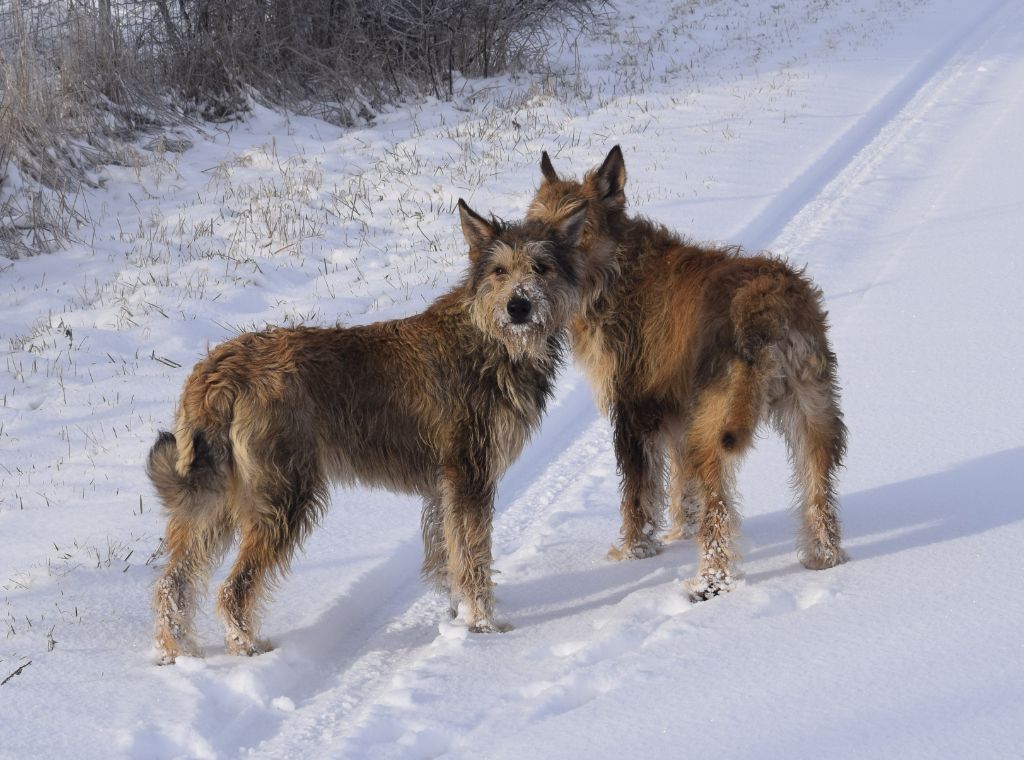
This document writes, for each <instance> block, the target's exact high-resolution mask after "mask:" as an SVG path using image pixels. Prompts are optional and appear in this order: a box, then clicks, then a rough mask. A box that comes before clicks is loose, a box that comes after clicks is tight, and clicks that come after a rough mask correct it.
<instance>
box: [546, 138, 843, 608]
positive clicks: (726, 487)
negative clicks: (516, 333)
mask: <svg viewBox="0 0 1024 760" xmlns="http://www.w3.org/2000/svg"><path fill="white" fill-rule="evenodd" d="M541 171H542V173H543V181H542V184H541V186H540V189H539V190H538V191H537V194H536V196H535V197H534V199H533V203H532V205H531V206H530V211H529V214H528V216H527V218H528V219H535V220H539V221H543V222H546V223H547V224H549V225H555V224H558V223H559V221H560V220H562V219H567V218H570V217H574V216H575V214H577V213H579V209H580V208H581V207H582V208H585V209H586V214H587V218H586V225H585V228H584V232H583V235H582V237H581V241H580V250H581V252H582V253H583V255H584V261H585V263H584V269H583V272H584V273H585V275H586V281H585V284H584V293H583V299H584V304H583V311H582V312H581V316H580V317H579V318H577V319H576V320H574V322H573V323H572V325H571V330H570V332H571V336H572V344H573V351H574V353H575V355H576V357H577V358H578V360H579V361H580V362H581V364H582V365H583V367H584V368H585V369H586V371H587V373H588V375H589V377H590V380H591V383H592V384H593V386H594V389H595V392H596V396H597V398H598V401H599V404H600V405H601V406H602V407H603V408H604V410H605V411H606V413H608V414H610V416H611V419H612V422H613V426H614V442H615V453H616V456H617V458H618V464H619V469H620V472H621V475H622V544H621V546H619V547H614V548H613V550H612V556H614V557H616V558H628V557H647V556H650V555H651V554H654V553H655V552H657V551H658V549H659V544H658V542H657V539H656V536H655V534H656V532H657V530H658V528H659V527H660V517H661V515H660V513H661V507H662V499H663V496H662V494H663V481H664V467H665V459H666V453H667V455H668V457H667V458H668V460H669V467H670V471H671V486H672V488H671V491H672V498H671V506H670V514H671V517H672V522H673V525H672V532H671V533H670V537H680V536H683V535H688V534H689V533H690V531H691V530H693V529H695V530H696V536H697V541H698V544H699V549H700V567H699V569H698V571H697V576H696V578H694V579H693V580H691V581H690V582H689V584H688V586H689V589H690V595H691V598H693V599H695V600H696V599H707V598H709V597H711V596H714V595H716V594H718V593H720V592H722V591H727V590H729V588H730V587H731V585H732V583H733V579H734V577H735V561H736V559H737V556H736V551H735V549H734V546H733V533H734V532H735V530H736V528H737V524H738V515H737V512H736V509H735V506H734V503H733V496H732V490H733V479H734V470H735V466H736V463H737V460H738V459H739V458H740V457H741V456H742V455H743V454H744V452H746V451H747V449H749V448H750V446H751V445H752V442H753V438H754V434H755V431H756V430H757V428H758V426H759V425H760V424H761V422H762V421H763V420H765V419H767V420H770V421H771V422H772V423H773V424H774V426H775V427H776V428H777V429H778V430H779V431H780V432H781V433H782V434H783V435H784V436H785V439H786V441H787V443H788V445H789V452H790V458H791V460H792V464H793V472H794V474H793V482H794V485H795V487H796V489H797V491H798V505H799V512H800V517H801V522H802V526H801V531H800V542H799V549H800V558H801V561H802V562H803V564H804V565H806V566H807V567H809V568H814V569H822V568H826V567H832V566H833V565H837V564H839V563H841V562H844V561H845V560H846V559H847V555H846V553H845V552H844V551H843V549H842V548H841V547H840V535H839V532H840V531H839V520H838V517H837V514H836V511H837V497H836V490H835V479H836V471H837V470H838V469H839V467H840V466H841V462H842V458H843V454H844V452H845V448H846V427H845V425H844V424H843V417H842V413H841V412H840V410H839V400H838V389H837V383H836V357H835V355H834V354H833V353H832V351H831V349H830V348H829V342H828V337H827V334H826V329H827V325H826V313H825V310H824V308H823V305H822V295H821V292H820V291H819V290H818V289H817V288H816V287H815V286H814V285H813V284H812V283H811V282H810V281H809V280H808V279H807V278H806V277H805V276H804V275H803V274H802V273H801V272H795V271H793V270H792V269H791V268H790V267H789V266H787V265H786V264H785V263H784V262H783V261H780V260H779V259H776V258H771V257H766V256H746V255H743V254H742V252H741V251H740V250H739V248H736V247H708V246H702V245H696V244H694V243H691V242H689V241H687V240H685V239H683V238H681V237H679V236H678V235H675V234H673V233H672V232H670V231H669V230H667V229H665V228H664V227H662V226H660V225H657V224H654V223H653V222H650V221H648V220H646V219H643V218H640V217H630V216H627V214H626V212H625V206H626V197H625V193H624V191H623V188H624V186H625V182H626V168H625V164H624V162H623V158H622V152H621V151H620V150H619V148H618V146H616V147H615V148H613V149H612V151H611V152H610V153H609V154H608V157H607V158H606V159H605V161H604V163H603V164H602V165H601V166H600V167H599V168H597V169H595V170H592V171H591V172H589V173H588V174H587V175H586V176H585V177H584V179H583V181H582V182H577V181H573V180H566V179H562V178H561V177H559V176H558V174H557V172H556V171H555V169H554V167H553V166H552V165H551V161H550V159H549V158H548V155H547V154H546V153H545V154H544V156H543V158H542V160H541Z"/></svg>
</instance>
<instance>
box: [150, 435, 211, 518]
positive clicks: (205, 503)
mask: <svg viewBox="0 0 1024 760" xmlns="http://www.w3.org/2000/svg"><path fill="white" fill-rule="evenodd" d="M185 434H186V435H188V433H187V432H186V433H185ZM230 467H231V462H230V452H229V451H228V450H226V449H225V447H224V446H222V445H217V444H215V443H212V442H211V441H210V440H209V439H208V437H207V436H206V434H204V433H203V431H201V430H194V431H191V435H189V436H188V441H187V444H186V445H185V446H181V445H180V443H179V441H178V440H177V439H176V438H175V436H174V434H173V433H169V432H167V431H161V432H160V435H159V436H158V437H157V439H156V443H154V444H153V448H151V449H150V450H149V461H148V463H147V466H146V473H147V474H148V475H149V479H150V481H151V482H152V483H153V487H154V488H155V489H156V492H157V494H158V495H159V496H160V501H161V502H163V505H164V509H166V510H167V513H168V515H169V516H174V517H177V518H179V519H184V520H186V521H189V522H195V521H200V520H202V519H204V518H207V517H210V516H212V515H213V513H214V512H215V511H217V510H218V508H219V506H220V505H221V504H222V503H223V498H224V494H225V491H226V489H227V481H228V476H229V473H230Z"/></svg>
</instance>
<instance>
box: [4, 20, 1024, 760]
mask: <svg viewBox="0 0 1024 760" xmlns="http://www.w3.org/2000/svg"><path fill="white" fill-rule="evenodd" d="M560 56H561V61H562V64H561V65H560V66H556V67H555V71H553V72H548V73H546V74H543V75H541V74H538V75H535V76H526V75H522V76H518V77H506V78H503V79H498V80H489V81H486V82H465V83H463V89H462V92H461V94H460V95H459V96H458V97H457V98H456V99H455V100H454V102H451V103H438V102H428V103H424V104H420V105H417V106H414V107H408V108H403V109H396V110H395V111H393V112H390V113H388V114H385V115H382V116H381V117H379V118H378V119H377V121H376V123H375V124H374V125H372V126H367V127H365V128H361V129H352V130H347V131H342V130H339V129H337V128H335V127H332V126H330V125H327V124H324V123H321V122H316V121H314V120H310V119H305V118H298V117H286V116H283V115H281V114H278V113H273V112H270V111H267V110H263V109H259V108H257V109H256V110H255V112H254V114H253V116H252V117H251V118H250V119H248V120H246V121H245V122H243V123H238V124H234V125H231V126H229V127H225V128H212V127H211V128H207V129H206V131H205V132H204V133H198V132H194V133H188V134H185V135H184V136H185V137H188V138H189V139H190V140H191V141H192V142H193V143H194V144H193V146H192V147H191V148H190V149H189V150H187V151H185V152H184V153H181V154H177V153H172V152H169V151H162V150H159V148H158V150H157V151H156V154H155V155H151V156H148V157H147V162H141V161H136V162H133V161H131V160H130V158H131V157H128V158H129V160H127V161H126V165H125V166H116V167H115V166H112V167H108V168H106V169H105V170H104V171H103V178H104V180H105V189H104V190H102V191H97V192H93V193H89V194H87V195H85V196H82V197H81V198H79V199H78V202H79V203H81V204H83V205H82V208H83V209H87V211H88V216H89V217H90V218H91V219H92V220H93V223H91V224H90V225H88V226H86V227H83V228H82V229H80V230H79V236H80V242H79V243H77V244H75V245H74V246H72V247H71V248H70V249H69V250H67V251H63V252H60V253H57V254H54V255H48V256H40V257H36V258H32V259H24V260H20V261H16V262H4V261H3V260H0V338H2V342H0V353H2V355H3V365H2V366H0V599H2V603H0V680H3V679H8V680H6V682H5V683H4V684H3V685H2V686H0V756H2V757H4V758H27V757H70V756H74V757H81V758H111V757H137V758H164V757H200V758H211V757H225V758H227V757H235V756H240V755H246V756H254V757H259V758H291V757H298V756H302V757H324V758H363V757H367V758H394V757H401V758H426V757H441V756H445V757H453V758H462V757H474V758H522V757H538V758H548V757H551V758H556V757H557V758H575V757H587V758H605V757H607V758H617V757H623V756H626V757H636V758H642V757H652V758H667V757H672V758H675V757H690V756H693V757H701V756H706V757H718V756H722V755H725V756H729V757H735V758H786V759H790V758H803V757H828V758H858V759H862V758H889V757H891V758H928V759H929V760H931V759H933V758H963V757H972V758H974V757H983V758H1008V757H1024V729H1022V728H1021V726H1024V677H1022V675H1024V668H1022V664H1024V639H1022V637H1021V635H1020V631H1021V629H1022V626H1024V600H1022V596H1021V594H1020V592H1019V589H1018V584H1019V582H1020V579H1021V577H1022V571H1024V559H1022V557H1024V553H1022V552H1021V550H1020V548H1019V547H1021V546H1024V522H1022V518H1024V495H1022V494H1024V403H1022V402H1021V394H1020V391H1019V384H1020V376H1021V373H1022V370H1024V299H1022V297H1021V293H1022V290H1024V263H1022V260H1024V256H1022V255H1021V244H1020V242H1019V241H1020V240H1021V239H1022V238H1024V182H1022V181H1021V178H1022V177H1024V151H1022V150H1021V126H1020V125H1021V124H1024V84H1022V83H1024V6H1022V5H1021V4H1020V3H1019V2H1016V1H1015V0H978V1H977V2H967V0H921V1H920V2H918V1H917V0H905V1H903V2H899V1H897V2H893V0H843V1H841V2H829V1H827V0H785V1H784V2H781V1H780V2H776V1H772V2H768V1H767V0H765V1H763V2H761V1H758V0H750V2H743V3H739V2H721V1H718V2H716V1H715V0H696V1H694V2H675V3H673V2H653V0H644V1H642V2H636V3H621V8H620V10H618V11H616V12H615V14H614V17H613V18H612V19H611V22H610V24H609V25H608V27H607V28H602V29H597V30H594V31H592V32H589V33H588V34H587V35H585V36H582V37H580V38H579V40H577V41H576V44H574V45H567V46H566V47H565V48H564V50H562V52H561V53H560ZM616 143H619V144H621V145H622V146H623V149H624V151H625V155H626V162H627V167H628V170H629V180H628V183H627V194H628V197H629V199H630V203H631V204H632V207H633V209H634V210H636V211H639V212H642V213H645V214H647V215H649V216H652V217H654V218H657V219H659V220H661V221H664V222H665V223H667V224H669V225H671V226H673V227H675V228H677V229H680V230H683V231H686V232H687V233H689V234H691V235H692V236H694V237H697V238H701V239H721V240H730V241H739V242H743V243H744V244H746V245H748V246H750V247H751V248H754V249H758V248H771V249H773V250H775V251H778V252H780V253H783V254H785V255H786V256H788V257H789V258H790V259H791V260H792V261H794V262H796V263H798V264H800V265H803V264H806V265H807V269H808V273H809V274H810V275H811V276H812V277H813V278H814V279H815V280H816V281H817V282H819V283H820V284H821V285H822V287H823V288H824V290H825V293H826V297H827V301H828V307H829V309H830V313H831V321H832V325H833V333H832V334H833V341H834V344H835V348H836V351H837V353H838V355H839V359H840V374H841V378H842V385H843V401H844V408H845V411H846V415H847V422H848V424H849V427H850V431H851V445H850V455H849V459H848V467H847V469H846V471H845V472H844V475H843V479H842V506H843V516H844V525H845V535H846V544H847V547H848V549H849V551H850V554H851V555H852V561H851V562H850V563H849V564H847V565H844V566H842V567H839V568H836V569H833V570H829V571H826V572H822V573H813V572H810V571H807V570H804V569H803V568H802V567H801V566H800V565H799V564H798V563H797V561H796V556H795V553H794V548H793V533H794V527H795V525H794V521H793V519H792V516H791V515H790V514H789V513H788V509H787V504H788V501H789V494H788V490H787V485H786V479H787V465H786V463H785V456H784V452H783V447H782V446H781V444H780V443H779V441H777V440H776V439H775V438H774V437H772V436H766V437H765V438H764V440H763V441H762V442H761V443H760V444H759V447H758V451H757V453H756V454H755V455H753V456H752V457H750V459H749V461H748V462H747V463H746V465H745V467H744V468H743V471H742V477H741V482H740V486H741V491H742V493H743V495H744V502H743V514H744V523H743V529H742V530H743V535H744V561H743V568H744V570H745V571H746V578H745V580H744V582H743V583H742V584H741V585H740V586H739V588H738V589H737V590H736V591H735V592H734V593H733V594H731V595H728V596H726V597H722V598H718V599H715V600H713V601H710V602H707V603H703V604H700V605H691V604H690V603H689V602H688V601H687V599H686V595H685V592H684V590H683V587H682V580H683V579H685V578H687V577H688V576H690V575H691V574H692V572H693V569H694V566H695V563H696V556H695V551H694V548H693V546H692V544H690V543H677V544H672V545H669V546H668V547H667V548H666V550H665V551H664V553H662V554H661V555H659V556H658V557H655V558H652V559H648V560H642V561H636V562H629V563H622V564H616V563H611V562H609V561H607V560H606V559H605V552H606V550H607V548H608V546H609V545H610V544H611V542H612V541H613V539H614V538H615V536H616V531H617V528H618V514H617V510H618V495H617V489H618V478H617V476H616V472H615V461H614V457H613V455H612V452H611V447H610V435H609V428H608V424H607V422H606V421H605V420H604V419H602V418H601V417H600V416H599V415H598V414H597V412H596V410H595V409H594V406H593V402H592V400H591V395H590V391H589V388H588V387H587V385H586V384H585V382H583V381H582V380H581V378H580V376H579V374H578V373H577V372H576V371H575V369H574V368H570V369H568V370H567V371H566V372H564V373H563V376H562V377H561V379H560V382H559V390H558V398H557V401H556V403H555V404H554V405H553V408H551V410H550V413H549V414H548V415H547V417H546V419H545V422H544V425H543V428H542V430H541V432H540V434H539V435H538V436H537V437H536V439H535V440H534V442H533V443H532V444H531V445H530V447H529V448H528V449H527V451H526V452H525V453H524V455H523V457H522V458H521V459H520V461H519V462H518V463H517V464H516V465H515V466H514V467H513V469H512V470H511V471H510V472H509V474H508V475H507V476H506V478H505V480H504V482H503V483H502V488H501V492H500V496H499V504H498V514H497V517H496V521H495V534H494V543H495V552H494V554H495V558H496V569H497V570H498V571H500V574H499V575H498V576H497V580H498V583H499V585H498V588H497V594H498V601H499V606H500V611H501V614H502V615H503V616H504V617H505V618H508V619H509V620H510V621H511V622H512V623H514V624H515V626H516V628H515V630H513V631H512V632H510V633H507V634H504V635H491V636H479V635H470V634H468V633H467V631H466V629H465V628H464V627H461V626H460V625H459V624H458V622H457V621H456V622H449V621H448V620H447V619H446V616H445V614H444V611H445V604H444V603H443V600H441V599H438V598H436V597H434V596H433V595H432V594H430V593H429V592H428V591H427V590H426V588H425V587H424V586H423V585H422V583H421V582H420V581H419V578H418V570H419V563H420V558H421V548H420V543H419V536H418V508H419V505H418V503H417V502H416V501H415V500H414V499H411V498H407V497H400V496H395V495H393V494H389V493H383V492H368V491H359V490H338V491H337V492H335V494H334V502H333V506H332V509H331V512H330V514H329V515H328V516H327V518H326V519H325V520H324V523H323V525H322V527H321V528H320V529H319V530H318V531H317V532H316V533H314V534H313V536H312V537H311V539H310V540H309V541H308V542H307V545H306V548H305V552H304V554H303V555H302V556H300V557H299V558H298V560H297V561H296V562H295V565H294V571H293V572H292V574H291V575H290V576H289V578H288V579H287V581H286V582H285V583H284V584H283V585H282V587H281V588H280V590H279V591H278V593H277V594H276V596H275V600H274V602H273V603H272V604H271V605H270V607H269V608H268V610H267V613H266V616H265V621H264V633H266V634H267V635H268V636H269V637H270V638H271V639H272V640H273V641H274V643H275V645H276V649H275V650H274V651H273V652H271V653H269V654H266V655H263V656H260V657H257V658H253V659H238V658H233V657H229V656H227V655H225V654H224V650H223V647H222V643H221V640H220V631H219V626H218V624H217V621H216V620H215V619H214V618H213V615H212V614H207V615H205V616H204V618H203V620H202V622H201V626H200V629H201V634H202V638H203V641H204V643H205V644H206V645H207V647H208V656H207V658H206V659H203V660H198V659H191V658H182V659H180V660H179V661H178V663H177V664H176V665H175V666H173V667H163V668H160V667H156V666H155V665H154V659H155V658H154V652H153V650H152V648H151V641H150V637H151V629H152V620H151V612H150V607H149V598H150V586H151V584H152V581H153V579H154V575H155V565H156V564H157V563H158V562H159V560H158V559H157V560H154V561H150V560H151V557H152V555H153V553H154V551H155V550H156V548H157V546H158V542H159V536H160V534H161V532H162V529H163V522H162V518H161V516H160V514H159V510H158V506H157V504H156V501H155V498H154V495H153V493H152V491H151V490H150V487H149V485H148V482H147V481H146V479H145V476H144V474H143V470H142V462H143V459H144V456H145V453H146V451H147V450H148V447H149V446H150V445H151V443H152V441H153V440H154V438H155V435H156V431H157V430H158V429H160V428H162V427H163V428H165V427H167V426H168V425H169V424H170V421H171V416H172V412H173V408H174V403H175V399H176V396H177V394H178V392H179V390H180V387H181V384H182V383H183V381H184V379H185V376H186V375H187V373H188V371H189V369H190V367H191V366H192V364H193V363H194V362H195V361H196V360H197V359H198V358H199V357H200V356H201V355H202V353H203V351H204V350H205V349H206V347H207V346H208V345H210V344H212V343H216V342H217V341H220V340H222V339H224V338H225V337H227V336H229V335H231V334H233V333H234V332H236V331H237V330H239V329H244V328H247V327H252V326H261V325H263V324H265V323H267V322H273V323H292V322H300V321H301V322H311V323H319V324H328V323H333V322H334V321H335V320H336V319H341V320H342V321H344V322H346V323H358V322H367V321H372V320H375V319H381V318H388V317H394V316H400V315H404V314H408V313H411V312H414V311H416V310H418V309H419V308H421V306H422V304H423V303H424V302H426V301H429V300H430V299H432V298H433V297H434V296H435V295H436V294H438V293H439V292H441V291H443V290H444V289H445V288H446V287H447V286H448V285H449V284H451V283H452V282H454V281H455V279H456V278H457V277H458V276H459V273H460V271H461V268H462V266H463V263H464V262H463V255H464V254H463V245H462V242H461V237H460V235H459V233H458V229H457V227H458V225H457V215H456V214H455V213H454V212H453V209H454V203H455V200H456V199H457V198H458V197H460V196H463V197H465V198H466V199H467V200H468V201H469V202H470V203H471V204H472V205H473V206H474V207H475V208H477V209H478V210H480V211H493V212H495V213H497V214H499V215H502V216H506V217H516V216H520V215H521V214H522V213H523V212H524V210H525V207H526V204H527V202H528V200H529V198H530V196H531V194H532V190H533V188H534V187H535V185H536V183H537V181H538V178H539V171H538V169H537V163H538V160H539V157H540V152H541V150H542V149H546V150H548V151H549V152H550V153H551V154H552V156H553V158H554V161H555V165H556V167H558V168H559V170H562V171H566V170H571V171H575V172H577V173H578V172H581V171H582V170H583V169H585V168H587V167H589V166H591V165H593V164H594V163H595V162H596V161H598V160H600V159H601V158H602V157H603V156H604V155H605V153H606V152H607V150H608V149H609V148H610V147H611V146H612V145H614V144H616ZM139 150H140V153H141V152H142V151H143V149H142V148H141V147H140V149H139ZM207 606H208V607H209V605H207Z"/></svg>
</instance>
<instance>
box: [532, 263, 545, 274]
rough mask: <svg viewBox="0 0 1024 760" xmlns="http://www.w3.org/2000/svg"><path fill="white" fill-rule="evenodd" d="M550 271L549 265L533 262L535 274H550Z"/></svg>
mask: <svg viewBox="0 0 1024 760" xmlns="http://www.w3.org/2000/svg"><path fill="white" fill-rule="evenodd" d="M548 269H549V267H548V265H547V264H546V263H545V262H543V261H535V262H533V272H534V274H541V275H543V274H547V273H548Z"/></svg>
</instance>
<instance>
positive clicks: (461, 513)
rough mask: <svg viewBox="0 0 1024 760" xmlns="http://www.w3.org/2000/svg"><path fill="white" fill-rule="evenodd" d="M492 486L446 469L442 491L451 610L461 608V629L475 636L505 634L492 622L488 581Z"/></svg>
mask: <svg viewBox="0 0 1024 760" xmlns="http://www.w3.org/2000/svg"><path fill="white" fill-rule="evenodd" d="M494 491H495V487H494V484H493V483H491V482H488V481H487V479H486V478H484V477H482V476H479V475H474V473H472V472H469V471H468V468H467V467H466V466H465V465H464V464H463V465H462V466H456V465H450V466H448V467H446V468H445V473H444V477H443V482H442V486H441V494H442V496H441V512H442V523H443V526H444V541H445V545H446V547H447V552H448V579H449V581H450V583H451V592H452V605H453V606H455V605H456V604H458V603H459V602H460V601H461V602H462V603H463V604H464V605H465V610H464V614H465V617H466V624H467V625H468V626H469V629H470V630H471V631H473V632H474V633H493V632H495V631H506V630H509V628H510V626H506V625H501V624H499V623H496V622H495V620H494V591H493V585H494V584H493V583H492V581H491V521H492V517H493V515H494Z"/></svg>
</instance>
